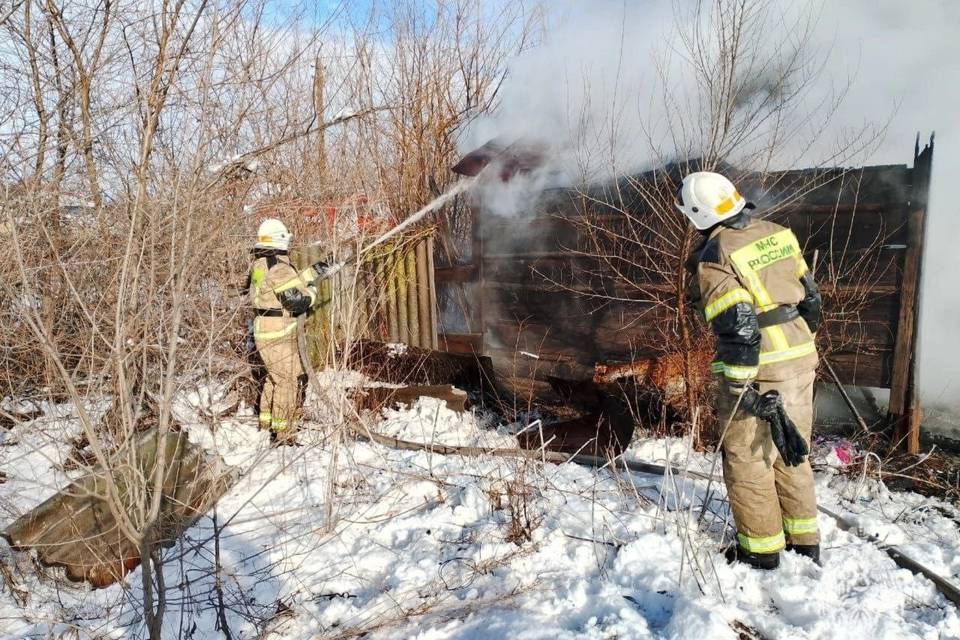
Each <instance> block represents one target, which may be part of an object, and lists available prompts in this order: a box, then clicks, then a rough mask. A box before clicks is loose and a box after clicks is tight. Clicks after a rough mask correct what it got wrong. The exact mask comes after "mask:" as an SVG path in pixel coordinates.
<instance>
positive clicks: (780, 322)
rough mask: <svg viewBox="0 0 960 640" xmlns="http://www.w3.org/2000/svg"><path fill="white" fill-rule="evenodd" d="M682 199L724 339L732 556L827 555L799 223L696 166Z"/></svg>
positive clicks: (703, 294) (814, 306) (704, 297)
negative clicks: (769, 215) (770, 214)
mask: <svg viewBox="0 0 960 640" xmlns="http://www.w3.org/2000/svg"><path fill="white" fill-rule="evenodd" d="M678 199H679V201H678V202H677V207H678V208H679V209H680V210H681V211H682V212H683V213H684V214H685V215H686V216H687V217H688V218H689V219H690V221H691V222H693V224H694V226H695V227H696V228H697V229H699V230H700V231H701V232H702V233H703V234H704V235H705V236H706V238H705V241H704V243H703V245H702V246H701V247H700V248H699V249H698V250H697V251H696V252H695V254H694V256H693V257H692V258H693V259H692V261H691V263H692V265H693V266H694V267H695V270H696V283H695V287H694V289H695V290H696V289H698V294H699V296H698V297H699V306H700V309H701V310H702V312H703V314H704V318H705V319H706V321H707V322H708V323H709V324H710V326H711V328H712V329H713V332H714V334H715V335H716V338H717V354H716V358H715V360H714V362H713V365H712V367H713V372H714V374H715V375H716V376H718V377H719V378H720V385H719V392H718V401H717V410H718V414H719V416H720V418H721V422H722V423H723V424H726V421H727V419H728V418H730V417H731V416H732V419H731V421H730V424H729V427H727V430H726V433H725V434H724V437H723V442H722V447H723V475H724V481H725V483H726V485H727V493H728V495H729V498H730V505H731V507H732V510H733V516H734V520H735V521H736V526H737V546H736V549H735V558H736V559H737V560H740V561H741V562H745V563H747V564H749V565H752V566H754V567H758V568H762V569H774V568H776V567H777V566H778V565H779V562H780V551H781V550H782V549H783V548H784V547H786V549H787V550H788V551H794V552H796V553H799V554H802V555H805V556H808V557H810V558H812V559H813V561H814V562H817V563H818V564H819V561H820V545H819V533H818V531H817V503H816V497H815V495H814V482H813V472H812V470H811V468H810V462H809V461H808V460H807V459H806V455H807V453H808V452H809V443H810V432H811V428H812V425H813V383H814V375H815V370H816V368H817V350H816V346H815V344H814V336H815V333H816V331H817V324H818V323H819V321H820V309H821V300H820V294H819V292H818V291H817V286H816V283H815V282H814V280H813V276H812V275H811V273H810V271H809V269H808V268H807V264H806V262H805V261H804V259H803V255H802V254H801V251H800V245H799V243H798V242H797V238H796V236H794V234H793V232H792V231H791V230H790V229H787V228H784V227H781V226H779V225H776V224H774V223H772V222H767V221H764V220H760V219H757V218H754V217H752V216H751V210H752V209H754V207H753V205H752V204H751V203H748V202H746V200H745V199H744V198H743V196H741V195H740V194H739V193H738V192H737V190H736V188H735V187H734V185H733V184H732V183H731V182H730V181H729V180H728V179H726V178H725V177H723V176H722V175H720V174H717V173H711V172H706V171H699V172H696V173H691V174H690V175H688V176H686V177H685V178H684V179H683V185H682V187H681V188H680V193H679V196H678ZM738 403H739V404H738ZM735 407H736V409H737V410H736V413H734V408H735ZM733 553H734V550H733V549H731V553H730V555H731V556H732V555H733ZM731 559H732V558H731Z"/></svg>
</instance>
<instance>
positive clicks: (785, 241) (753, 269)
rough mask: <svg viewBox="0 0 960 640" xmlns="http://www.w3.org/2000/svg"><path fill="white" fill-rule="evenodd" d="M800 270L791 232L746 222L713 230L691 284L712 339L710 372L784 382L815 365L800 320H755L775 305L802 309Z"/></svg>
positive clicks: (804, 266)
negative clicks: (771, 322)
mask: <svg viewBox="0 0 960 640" xmlns="http://www.w3.org/2000/svg"><path fill="white" fill-rule="evenodd" d="M805 273H807V264H806V261H805V260H804V259H803V254H802V253H801V250H800V243H799V242H798V241H797V238H796V236H795V235H794V234H793V232H792V231H791V230H790V229H786V228H784V227H782V226H780V225H777V224H774V223H772V222H767V221H765V220H751V221H749V222H748V223H747V224H746V225H744V226H743V227H742V228H740V229H736V228H730V227H724V226H719V227H717V228H716V229H714V230H713V231H712V232H711V234H710V236H709V238H708V239H707V241H706V243H705V244H704V246H703V247H702V248H701V250H700V252H699V256H698V260H697V285H698V287H699V292H700V306H701V309H702V311H703V314H704V318H705V319H706V320H707V321H708V322H710V323H711V326H712V327H713V329H714V332H715V333H716V334H717V359H716V361H715V362H714V363H713V371H714V372H715V373H718V374H720V373H722V374H723V375H724V376H725V377H726V378H727V379H728V380H730V381H733V382H746V381H750V380H753V379H760V380H785V379H788V378H791V377H793V376H795V375H797V374H799V373H802V372H806V371H810V370H813V369H815V368H816V366H817V351H816V345H815V344H814V336H813V334H812V333H811V332H810V329H809V327H808V325H807V322H806V321H805V320H804V319H803V318H795V319H793V320H791V321H789V322H786V323H784V324H778V325H774V326H770V327H763V328H760V327H759V325H758V324H757V320H756V317H757V315H758V314H761V313H763V312H765V311H770V310H772V309H775V308H777V307H778V306H784V305H797V304H800V303H801V302H802V301H803V300H804V299H805V298H806V296H807V295H808V292H807V291H806V290H805V288H804V283H802V282H801V278H802V277H803V276H804V274H805ZM808 280H810V279H809V278H808ZM810 281H811V282H812V280H810ZM757 335H759V340H757V339H756V338H757Z"/></svg>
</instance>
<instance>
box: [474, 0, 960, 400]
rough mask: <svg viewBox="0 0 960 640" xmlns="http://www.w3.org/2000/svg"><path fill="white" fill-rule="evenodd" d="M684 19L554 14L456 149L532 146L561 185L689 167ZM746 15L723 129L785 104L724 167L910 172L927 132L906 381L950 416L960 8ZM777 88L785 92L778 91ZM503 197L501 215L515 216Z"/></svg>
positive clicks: (611, 6) (681, 6)
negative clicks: (918, 296) (922, 239)
mask: <svg viewBox="0 0 960 640" xmlns="http://www.w3.org/2000/svg"><path fill="white" fill-rule="evenodd" d="M694 4H695V3H694V2H693V0H675V1H674V2H670V1H666V0H664V1H652V0H651V1H648V2H633V3H624V2H607V1H602V0H601V1H595V2H590V3H573V2H571V3H566V4H564V3H556V4H551V8H552V11H553V13H552V14H551V21H552V23H551V25H550V27H549V28H548V30H547V33H546V36H545V42H544V44H543V45H542V46H540V47H537V48H534V49H532V50H530V51H527V52H525V53H524V54H523V55H521V56H519V57H518V58H516V59H515V60H514V62H513V64H512V65H511V67H510V71H509V76H508V78H507V81H506V83H505V84H504V86H503V88H502V94H501V98H502V102H501V105H500V108H499V109H498V111H497V112H496V113H495V114H493V115H491V116H489V117H485V118H482V119H479V120H478V121H476V122H475V123H473V126H472V127H471V128H470V129H469V130H468V131H467V132H465V134H464V136H463V138H462V140H461V148H462V149H463V150H464V151H467V150H470V149H473V148H476V147H478V146H480V145H481V144H483V143H485V142H487V141H488V140H490V139H492V138H499V139H502V140H507V141H510V140H517V139H527V140H532V141H534V142H536V143H537V144H545V145H548V146H549V147H550V149H551V151H552V156H553V158H554V163H553V164H552V165H551V167H550V172H551V175H553V176H556V175H558V174H562V175H564V176H565V179H566V180H567V181H568V182H573V181H575V180H596V179H602V178H603V177H605V176H609V175H616V174H617V173H623V172H632V171H640V170H644V169H648V168H652V167H654V166H659V165H661V164H663V163H665V162H668V161H670V160H674V159H678V158H690V157H697V156H698V155H700V154H701V153H702V152H704V151H705V150H704V149H703V148H702V147H701V146H698V145H702V144H706V143H705V142H703V140H705V139H706V138H707V137H708V136H706V131H705V130H704V127H705V126H706V125H705V122H706V121H707V120H708V119H707V118H705V117H704V110H705V109H706V108H707V106H708V103H707V102H705V100H704V89H703V87H701V86H698V84H697V78H696V74H694V73H693V72H692V66H691V55H690V51H689V49H688V48H686V47H685V46H684V45H685V41H684V37H685V35H686V36H689V34H690V33H691V32H693V31H695V29H696V26H697V25H698V20H701V19H702V16H698V15H697V14H695V13H694V12H693V11H692V9H691V8H692V7H693V6H694ZM706 4H707V5H711V6H715V4H714V3H706ZM748 4H753V5H756V6H757V7H758V9H757V11H756V14H755V17H754V18H753V22H752V24H751V28H750V32H748V33H744V34H743V37H744V38H749V39H751V41H753V42H755V43H756V44H755V47H754V48H753V53H752V54H751V57H750V59H748V60H746V61H745V62H741V64H742V69H745V70H746V72H745V75H741V77H739V78H737V79H736V81H737V82H739V83H740V85H741V90H740V92H739V94H738V97H737V104H736V107H737V108H736V114H745V117H746V116H747V115H749V114H755V113H756V112H757V111H763V109H765V108H768V109H769V110H770V111H771V112H772V111H773V105H777V104H781V103H782V100H780V98H783V97H785V96H787V97H789V96H791V95H795V96H797V97H796V98H795V99H793V100H791V101H790V108H789V109H786V110H785V111H783V112H779V113H773V114H772V115H771V117H770V118H767V119H765V120H763V123H762V125H761V126H760V127H758V129H757V130H756V131H750V132H747V133H748V134H745V135H744V137H743V138H742V140H741V142H740V143H739V144H738V145H737V147H736V148H734V149H731V150H729V155H728V157H729V156H731V155H732V156H733V157H731V158H730V159H731V160H732V161H733V162H734V163H735V164H736V163H739V164H738V166H744V167H750V168H771V169H776V168H788V167H802V166H825V165H836V164H841V165H847V166H856V165H858V164H871V165H875V164H904V163H910V162H912V152H913V142H914V138H915V136H916V134H917V133H918V132H920V133H921V137H922V138H923V139H925V138H926V136H927V135H928V133H929V132H931V131H934V130H935V131H936V134H937V138H936V140H937V146H936V152H935V154H934V161H933V167H934V169H933V179H932V187H931V202H930V209H929V217H928V228H927V246H926V257H925V263H924V266H923V268H924V281H923V291H922V307H921V326H920V329H921V332H920V373H919V375H920V384H921V393H922V398H923V401H924V403H925V404H927V405H930V406H934V405H947V406H960V365H958V359H960V346H958V345H960V339H958V337H957V336H956V335H955V334H956V332H957V330H958V329H960V285H958V284H957V283H956V282H954V280H953V277H952V274H953V273H954V272H955V271H956V270H957V268H958V267H960V258H958V257H957V256H958V255H960V252H958V251H956V249H955V248H954V247H953V246H952V240H953V238H956V237H960V211H956V209H957V207H956V206H955V202H956V199H955V197H953V196H952V195H951V185H952V183H953V179H954V175H955V172H956V170H957V169H960V125H958V120H960V118H957V116H956V110H957V108H958V105H960V44H958V41H957V39H956V36H955V34H956V33H958V32H960V3H956V2H953V1H951V0H918V1H916V2H909V3H906V2H902V1H901V0H850V1H846V2H825V3H820V2H814V1H812V0H809V1H808V2H804V1H801V2H796V0H758V2H756V3H748ZM800 44H802V45H803V47H802V49H803V53H802V55H799V56H798V55H796V51H797V47H799V46H800ZM707 55H708V56H709V52H707ZM791 65H797V66H799V67H800V71H799V72H798V71H797V70H796V68H795V67H791ZM791 71H793V75H790V72H791ZM785 76H789V77H790V81H789V82H782V81H781V78H783V77H785ZM878 133H882V134H883V135H882V136H878V135H877V134H878ZM772 138H775V139H776V144H774V145H770V142H771V139H772ZM771 148H775V151H774V152H772V153H770V149H771ZM840 150H842V151H840ZM532 182H533V183H534V184H536V179H534V180H533V181H532ZM513 189H514V190H516V189H517V187H513ZM487 195H490V194H487ZM506 195H509V198H512V199H513V200H516V199H517V198H520V195H519V194H518V193H510V194H506ZM509 198H506V197H505V199H504V200H502V201H501V203H502V204H503V205H504V206H502V207H500V209H502V210H511V209H515V208H516V207H515V205H513V204H511V200H510V199H509ZM494 199H495V198H494ZM500 212H501V213H503V212H504V211H500Z"/></svg>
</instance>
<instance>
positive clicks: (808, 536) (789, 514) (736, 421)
mask: <svg viewBox="0 0 960 640" xmlns="http://www.w3.org/2000/svg"><path fill="white" fill-rule="evenodd" d="M814 377H815V373H814V372H812V371H811V372H809V373H803V374H801V375H798V376H796V377H795V378H792V379H790V380H783V381H777V382H764V381H762V380H758V381H757V383H758V384H759V386H760V393H764V392H766V391H770V390H771V389H776V390H777V391H779V392H780V395H781V396H782V398H783V403H784V406H785V408H786V411H787V414H788V415H789V416H790V418H791V419H792V420H793V421H794V422H795V423H796V425H797V428H798V429H799V430H800V434H801V435H802V436H803V437H804V438H805V439H806V441H807V443H808V444H809V443H810V432H811V430H812V427H813V382H814ZM735 402H736V396H732V395H731V394H729V393H728V392H726V391H725V390H724V391H722V392H721V393H720V400H719V402H718V408H719V411H720V420H721V423H722V424H725V423H726V420H727V419H728V417H729V416H730V413H731V411H732V410H733V406H734V403H735ZM723 478H724V482H725V483H726V485H727V495H728V496H729V498H730V506H731V508H732V509H733V518H734V520H735V521H736V525H737V541H738V542H739V544H740V546H741V547H742V548H743V549H744V550H746V551H750V552H753V553H775V552H777V551H780V550H781V549H782V548H783V547H784V544H785V543H789V544H797V545H812V544H818V543H819V540H820V536H819V533H818V532H817V499H816V496H815V495H814V484H813V471H812V469H811V468H810V462H809V459H807V460H804V462H803V463H802V464H800V465H799V466H795V467H788V466H786V465H785V464H784V463H783V460H782V459H781V458H780V454H779V453H778V452H777V449H776V447H775V446H774V444H773V440H772V439H771V437H770V426H769V425H768V424H767V423H766V422H765V421H763V420H759V419H758V418H756V417H754V416H752V415H750V414H748V413H746V412H745V411H743V410H741V409H738V411H737V414H736V415H735V416H734V418H733V420H732V422H731V423H730V426H729V427H728V429H727V433H726V435H725V436H724V439H723Z"/></svg>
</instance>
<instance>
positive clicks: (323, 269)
mask: <svg viewBox="0 0 960 640" xmlns="http://www.w3.org/2000/svg"><path fill="white" fill-rule="evenodd" d="M310 266H311V267H313V271H314V273H316V274H317V279H318V280H322V279H323V278H324V276H325V274H326V273H327V270H328V269H330V265H329V263H327V262H326V261H325V260H320V261H319V262H314V263H313V264H312V265H310Z"/></svg>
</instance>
